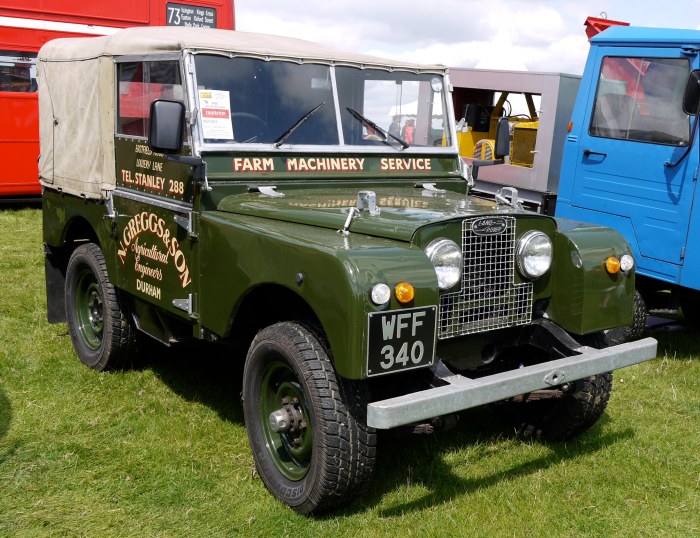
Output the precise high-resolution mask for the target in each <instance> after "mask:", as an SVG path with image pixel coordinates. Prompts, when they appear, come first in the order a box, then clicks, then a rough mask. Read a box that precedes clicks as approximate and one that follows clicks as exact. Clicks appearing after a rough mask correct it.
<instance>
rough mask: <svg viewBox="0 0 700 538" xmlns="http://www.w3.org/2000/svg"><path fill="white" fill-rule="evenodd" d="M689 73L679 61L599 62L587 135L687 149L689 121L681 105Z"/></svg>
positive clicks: (612, 59) (684, 62) (613, 59)
mask: <svg viewBox="0 0 700 538" xmlns="http://www.w3.org/2000/svg"><path fill="white" fill-rule="evenodd" d="M689 70H690V67H689V63H688V60H686V59H683V58H631V57H630V58H624V57H606V58H604V59H603V63H602V66H601V71H600V75H599V80H598V88H597V91H596V104H595V107H594V109H593V115H592V118H591V126H590V134H591V135H593V136H601V137H605V138H618V139H624V140H636V141H639V142H653V143H657V144H668V145H674V146H687V145H688V142H689V139H690V121H689V117H688V115H687V114H685V113H684V112H683V109H682V106H681V101H682V99H683V90H684V89H685V82H686V80H687V78H688V72H689Z"/></svg>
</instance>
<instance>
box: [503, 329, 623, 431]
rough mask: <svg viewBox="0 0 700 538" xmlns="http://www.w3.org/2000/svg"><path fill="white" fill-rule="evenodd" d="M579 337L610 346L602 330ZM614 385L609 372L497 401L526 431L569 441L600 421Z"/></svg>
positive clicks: (508, 417) (505, 414)
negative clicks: (504, 400) (550, 388)
mask: <svg viewBox="0 0 700 538" xmlns="http://www.w3.org/2000/svg"><path fill="white" fill-rule="evenodd" d="M579 341H580V342H581V343H582V344H584V345H588V346H591V347H595V348H603V347H606V346H607V342H606V341H605V338H604V336H603V334H601V333H595V334H591V335H587V336H584V337H579ZM612 385H613V375H612V372H606V373H603V374H598V375H594V376H590V377H586V378H584V379H579V380H578V381H573V382H571V383H565V384H564V385H562V386H559V387H555V388H554V389H552V390H542V391H536V392H534V393H531V394H524V395H521V396H520V397H517V398H514V399H513V400H509V401H506V402H503V403H500V404H497V406H496V410H497V412H498V414H499V415H500V416H501V417H503V418H504V419H505V420H506V421H508V422H509V423H510V424H512V425H513V426H514V427H515V428H516V430H517V431H519V432H521V433H523V434H524V435H527V436H531V437H534V438H537V439H542V440H543V441H548V442H559V441H567V440H569V439H573V438H574V437H578V436H579V435H581V434H582V433H584V432H586V431H588V430H589V429H590V428H592V427H593V426H594V425H595V423H596V422H598V419H600V417H601V416H602V414H603V412H604V411H605V408H606V407H607V405H608V400H609V399H610V393H611V392H612Z"/></svg>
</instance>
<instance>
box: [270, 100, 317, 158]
mask: <svg viewBox="0 0 700 538" xmlns="http://www.w3.org/2000/svg"><path fill="white" fill-rule="evenodd" d="M325 104H326V102H325V101H323V103H321V104H320V105H317V106H315V107H314V108H312V109H311V110H309V111H308V112H307V113H306V114H304V115H303V116H302V117H301V118H299V119H298V120H297V121H296V122H295V123H294V125H292V126H291V127H290V128H289V129H287V130H286V131H285V132H284V134H283V135H282V136H280V137H279V138H278V139H277V140H275V141H274V143H273V144H272V145H273V146H275V147H276V148H279V147H280V146H281V145H282V144H284V143H285V142H286V141H287V138H289V137H290V136H292V133H293V132H294V131H296V130H297V129H298V128H299V127H300V126H301V124H302V123H304V122H305V121H306V120H308V119H309V118H310V117H311V116H313V115H314V114H316V112H318V111H319V109H320V108H321V107H322V106H323V105H325Z"/></svg>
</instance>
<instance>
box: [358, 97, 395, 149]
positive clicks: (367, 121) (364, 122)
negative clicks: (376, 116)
mask: <svg viewBox="0 0 700 538" xmlns="http://www.w3.org/2000/svg"><path fill="white" fill-rule="evenodd" d="M347 111H348V112H350V114H351V115H352V117H353V118H355V119H356V120H357V121H359V122H360V123H361V124H362V125H364V126H365V127H371V128H372V129H374V130H375V131H376V132H378V133H381V134H382V135H383V136H384V140H382V142H386V141H387V139H388V138H389V137H391V138H393V139H394V140H396V141H397V142H398V143H399V144H401V149H406V148H407V147H408V142H406V141H405V140H403V139H401V138H399V137H398V136H394V135H393V134H391V133H387V132H386V131H385V130H384V129H382V128H381V127H380V126H379V125H377V124H376V123H374V122H373V121H372V120H370V119H367V118H365V117H364V116H363V115H362V114H360V113H359V112H358V111H357V110H355V109H352V108H350V107H347Z"/></svg>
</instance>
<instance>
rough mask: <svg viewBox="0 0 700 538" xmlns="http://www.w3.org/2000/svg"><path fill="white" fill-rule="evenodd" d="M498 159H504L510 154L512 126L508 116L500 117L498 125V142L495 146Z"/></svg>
mask: <svg viewBox="0 0 700 538" xmlns="http://www.w3.org/2000/svg"><path fill="white" fill-rule="evenodd" d="M493 152H494V154H495V155H494V156H495V157H496V159H503V158H504V157H507V156H508V155H510V126H509V125H508V118H499V120H498V126H497V127H496V144H495V147H494V151H493Z"/></svg>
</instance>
